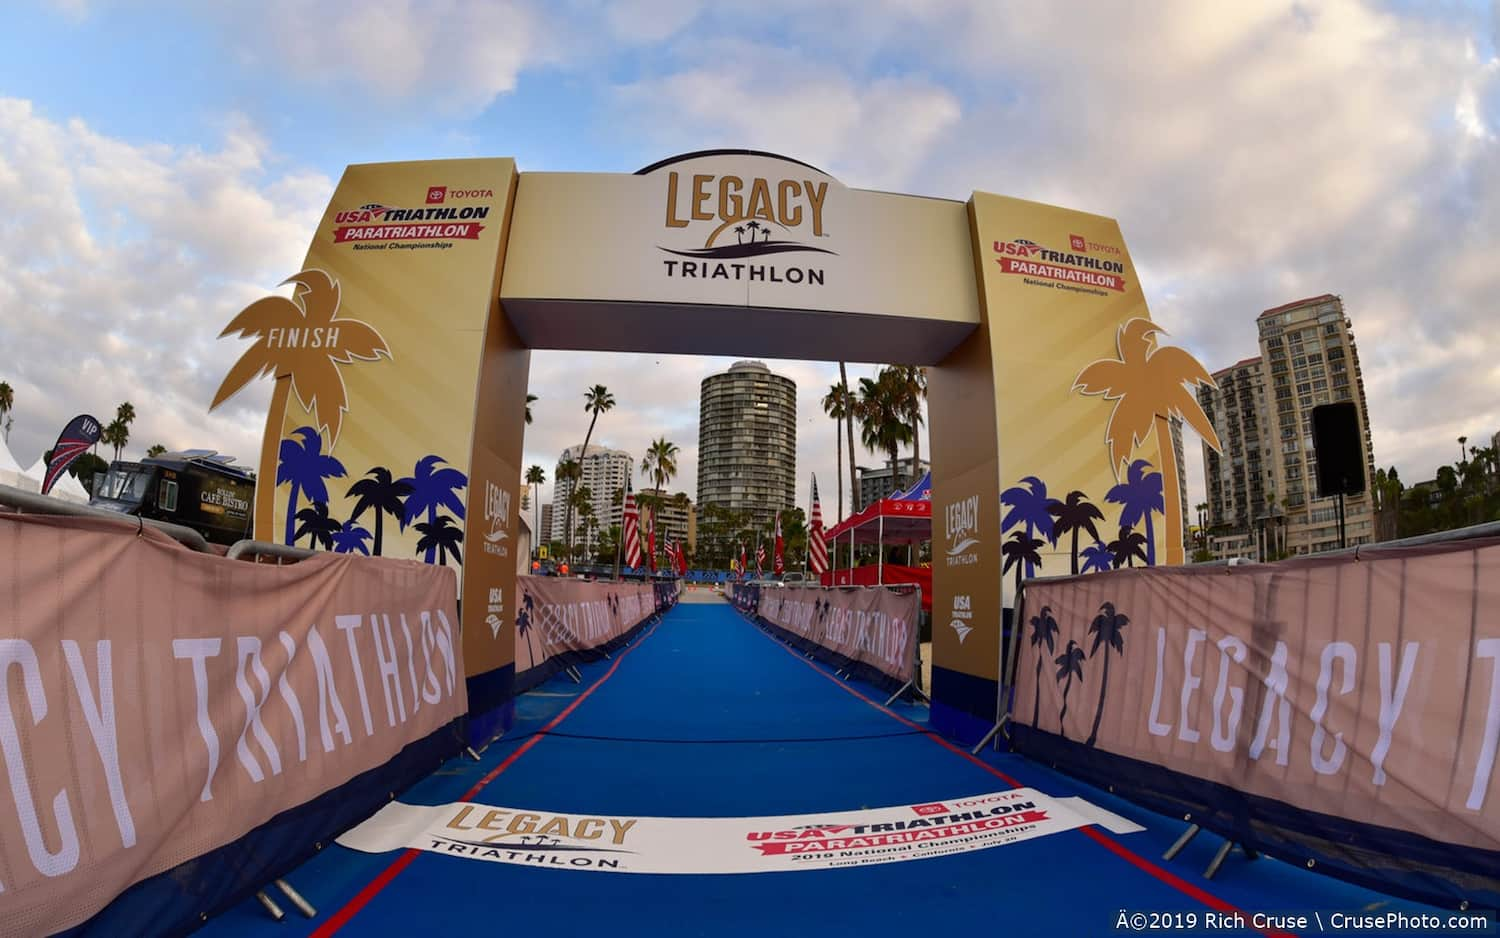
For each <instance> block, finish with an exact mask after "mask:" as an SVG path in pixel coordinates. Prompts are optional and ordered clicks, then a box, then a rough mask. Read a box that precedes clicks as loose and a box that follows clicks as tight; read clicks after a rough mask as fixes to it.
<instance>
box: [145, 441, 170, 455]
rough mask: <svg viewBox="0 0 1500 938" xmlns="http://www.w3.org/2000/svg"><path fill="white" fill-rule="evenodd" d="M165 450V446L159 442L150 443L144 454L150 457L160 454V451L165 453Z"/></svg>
mask: <svg viewBox="0 0 1500 938" xmlns="http://www.w3.org/2000/svg"><path fill="white" fill-rule="evenodd" d="M166 451H167V448H166V447H165V446H163V445H161V444H160V443H153V444H151V448H150V449H148V450H146V456H147V458H150V457H152V456H160V455H161V454H162V453H165V452H166Z"/></svg>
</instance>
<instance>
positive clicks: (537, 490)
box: [526, 466, 547, 557]
mask: <svg viewBox="0 0 1500 938" xmlns="http://www.w3.org/2000/svg"><path fill="white" fill-rule="evenodd" d="M546 481H547V470H545V469H543V468H542V467H541V466H531V467H530V468H528V469H527V470H526V484H527V485H529V486H531V491H532V496H531V527H532V532H533V533H532V538H531V540H532V542H533V543H535V544H537V545H541V544H542V543H543V541H542V538H544V537H546V534H545V533H544V532H543V531H542V529H541V521H540V520H539V519H540V513H541V510H542V496H541V486H542V485H543V484H545V483H546ZM531 554H532V557H535V556H536V555H537V548H535V547H533V548H532V550H531Z"/></svg>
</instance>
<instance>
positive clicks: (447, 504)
mask: <svg viewBox="0 0 1500 938" xmlns="http://www.w3.org/2000/svg"><path fill="white" fill-rule="evenodd" d="M443 461H444V460H443V458H442V457H441V456H435V455H428V456H423V457H422V458H421V459H419V460H417V465H416V468H415V469H414V471H413V473H412V475H410V476H408V477H406V478H404V479H402V480H400V484H403V485H408V486H410V487H411V494H409V495H407V496H406V501H405V503H404V505H405V509H406V510H405V512H404V513H403V514H402V516H401V529H402V530H403V531H404V530H406V526H407V525H409V524H411V523H413V522H415V521H416V520H417V519H418V518H419V517H421V516H422V515H423V514H424V513H425V514H426V516H427V522H426V523H427V526H428V527H427V529H426V530H425V531H424V532H423V533H427V534H434V535H435V534H437V533H438V531H439V528H440V525H439V523H438V510H439V509H442V508H446V509H447V510H448V511H450V512H452V513H453V516H454V518H456V519H457V520H459V521H462V520H464V502H463V499H462V498H460V497H459V495H458V492H459V490H460V489H462V488H464V487H465V486H466V485H468V484H469V480H468V478H467V477H466V476H465V475H464V474H463V473H462V472H459V471H458V470H457V469H454V468H453V467H452V466H444V467H442V468H438V463H441V462H443ZM419 530H420V529H419ZM448 537H451V536H445V537H440V538H437V539H432V540H429V541H428V543H427V544H425V545H423V547H422V548H419V549H425V550H426V553H427V556H426V560H427V562H428V563H432V562H433V560H434V558H435V557H436V555H437V552H438V542H439V541H440V540H441V541H446V540H448ZM455 553H456V551H455ZM459 562H460V563H462V561H461V560H460V561H459Z"/></svg>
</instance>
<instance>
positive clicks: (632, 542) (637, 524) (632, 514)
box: [625, 479, 641, 570]
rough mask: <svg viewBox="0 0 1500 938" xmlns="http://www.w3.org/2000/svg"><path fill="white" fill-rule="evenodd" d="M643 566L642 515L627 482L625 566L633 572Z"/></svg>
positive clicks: (627, 481)
mask: <svg viewBox="0 0 1500 938" xmlns="http://www.w3.org/2000/svg"><path fill="white" fill-rule="evenodd" d="M640 565H641V513H640V511H639V510H637V509H636V507H635V493H633V492H632V491H630V480H629V479H626V480H625V566H627V567H629V568H631V569H632V570H634V569H636V568H638V567H639V566H640Z"/></svg>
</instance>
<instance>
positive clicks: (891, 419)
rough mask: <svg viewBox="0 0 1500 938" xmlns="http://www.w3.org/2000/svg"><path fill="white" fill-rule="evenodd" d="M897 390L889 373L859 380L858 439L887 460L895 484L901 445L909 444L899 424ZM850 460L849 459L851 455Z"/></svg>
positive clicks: (900, 408)
mask: <svg viewBox="0 0 1500 938" xmlns="http://www.w3.org/2000/svg"><path fill="white" fill-rule="evenodd" d="M904 407H905V405H904V404H903V403H902V401H901V389H900V388H899V387H898V386H897V384H896V380H895V378H894V376H893V375H892V373H891V372H889V371H884V372H881V374H880V376H879V377H877V378H874V379H872V378H860V379H859V401H858V403H857V404H856V405H855V415H856V416H858V417H859V439H860V442H861V443H863V444H864V446H865V449H868V450H869V451H870V452H872V453H878V452H884V453H886V454H887V455H888V456H890V458H891V478H892V480H893V481H897V483H898V484H899V473H898V472H897V468H896V467H897V465H898V464H899V462H900V450H901V445H902V444H903V443H909V442H911V428H910V427H908V426H907V425H906V423H905V421H904V420H903V417H904V413H903V408H904ZM850 458H851V459H852V458H853V456H852V455H851V457H850Z"/></svg>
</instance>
